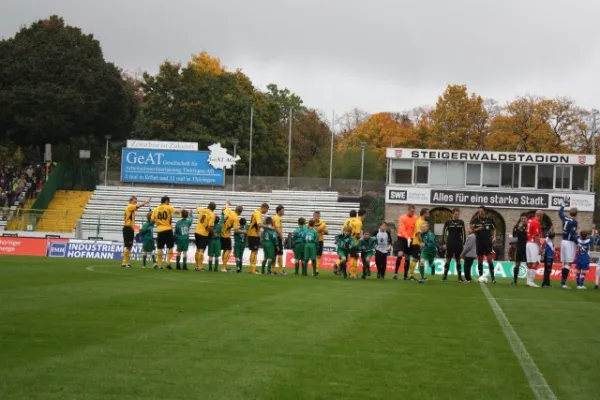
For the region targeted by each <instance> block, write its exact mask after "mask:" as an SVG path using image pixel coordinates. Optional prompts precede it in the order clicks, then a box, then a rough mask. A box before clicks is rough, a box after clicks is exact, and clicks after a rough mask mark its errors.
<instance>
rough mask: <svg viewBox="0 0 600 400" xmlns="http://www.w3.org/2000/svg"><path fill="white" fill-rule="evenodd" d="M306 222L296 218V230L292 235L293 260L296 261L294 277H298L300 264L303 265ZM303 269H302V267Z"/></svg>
mask: <svg viewBox="0 0 600 400" xmlns="http://www.w3.org/2000/svg"><path fill="white" fill-rule="evenodd" d="M305 225H306V220H305V219H304V218H298V229H296V230H295V231H294V233H293V235H292V240H293V242H294V259H295V260H296V262H295V264H294V267H295V272H294V275H298V272H299V271H300V263H301V262H302V263H304V235H305V234H306V227H305ZM302 269H304V267H302Z"/></svg>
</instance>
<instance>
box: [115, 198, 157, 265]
mask: <svg viewBox="0 0 600 400" xmlns="http://www.w3.org/2000/svg"><path fill="white" fill-rule="evenodd" d="M149 204H150V200H147V201H145V202H143V203H142V204H138V202H137V197H135V196H133V197H131V198H130V199H129V204H127V207H125V220H124V221H123V245H124V246H123V247H125V249H124V250H123V263H122V264H121V267H126V268H131V264H129V257H130V256H131V249H132V248H133V238H134V236H135V232H134V228H135V212H136V211H137V210H139V209H140V208H142V207H144V206H147V205H149Z"/></svg>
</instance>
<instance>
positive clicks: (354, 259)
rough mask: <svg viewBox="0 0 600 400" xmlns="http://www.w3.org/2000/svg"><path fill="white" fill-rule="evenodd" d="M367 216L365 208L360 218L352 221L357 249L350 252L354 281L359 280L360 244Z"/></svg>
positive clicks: (361, 211) (360, 213)
mask: <svg viewBox="0 0 600 400" xmlns="http://www.w3.org/2000/svg"><path fill="white" fill-rule="evenodd" d="M366 216H367V211H366V210H365V209H363V208H361V209H359V210H358V216H357V217H354V220H353V221H352V237H354V243H355V244H356V247H355V248H353V250H352V251H351V252H350V253H351V254H350V256H351V257H350V276H351V277H352V279H358V242H359V241H360V238H361V236H362V233H363V222H364V220H365V217H366Z"/></svg>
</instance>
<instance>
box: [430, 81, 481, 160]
mask: <svg viewBox="0 0 600 400" xmlns="http://www.w3.org/2000/svg"><path fill="white" fill-rule="evenodd" d="M430 116H431V122H432V124H431V129H432V138H431V139H432V140H431V142H430V143H431V146H432V147H435V148H446V149H478V150H483V149H484V148H485V142H486V138H487V134H488V130H487V128H486V123H487V119H488V113H487V111H486V110H485V108H484V103H483V99H482V98H481V96H477V95H476V94H475V93H471V94H470V95H469V93H468V91H467V86H466V85H449V86H448V87H447V88H446V90H445V91H444V93H443V94H442V95H441V96H440V97H439V98H438V101H437V103H436V105H435V108H434V109H433V110H432V111H431V113H430Z"/></svg>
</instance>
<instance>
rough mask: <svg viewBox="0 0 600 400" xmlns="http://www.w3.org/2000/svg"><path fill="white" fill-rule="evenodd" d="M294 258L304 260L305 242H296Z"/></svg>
mask: <svg viewBox="0 0 600 400" xmlns="http://www.w3.org/2000/svg"><path fill="white" fill-rule="evenodd" d="M294 258H295V259H296V261H302V260H304V243H300V244H296V245H295V246H294Z"/></svg>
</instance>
